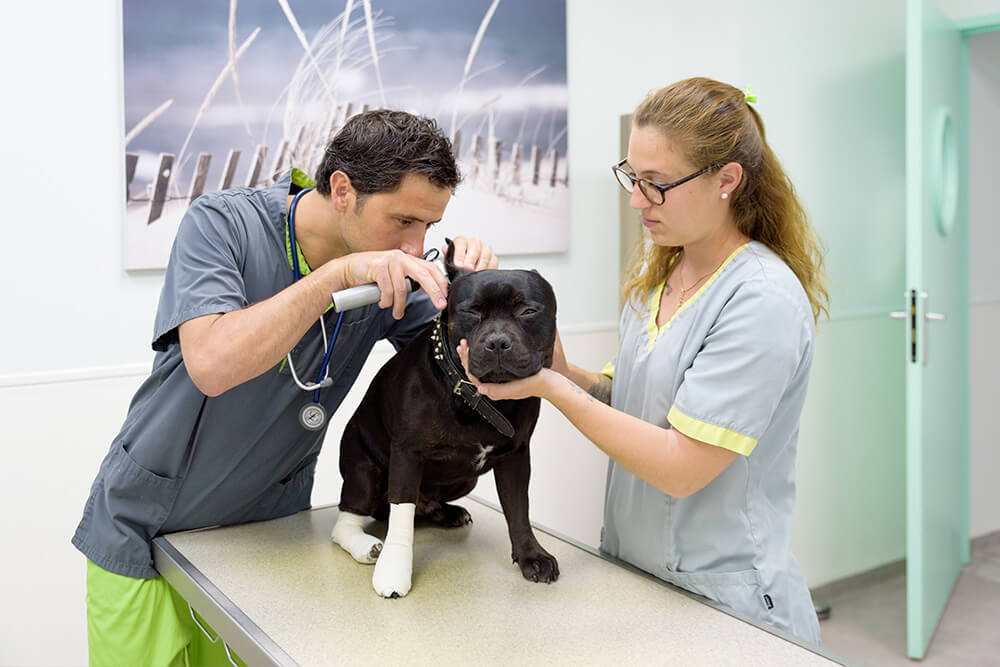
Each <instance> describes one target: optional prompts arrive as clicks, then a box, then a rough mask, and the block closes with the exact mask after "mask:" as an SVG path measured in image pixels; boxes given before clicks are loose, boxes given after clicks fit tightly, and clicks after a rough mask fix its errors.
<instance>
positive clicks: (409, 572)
mask: <svg viewBox="0 0 1000 667" xmlns="http://www.w3.org/2000/svg"><path fill="white" fill-rule="evenodd" d="M412 579H413V548H412V547H408V546H405V545H402V544H392V543H390V544H386V545H385V546H384V547H382V554H381V555H380V556H379V558H378V562H377V563H375V573H374V574H373V575H372V587H373V588H374V589H375V592H376V593H378V594H379V595H381V596H382V597H384V598H401V597H403V596H404V595H406V594H407V593H409V592H410V585H411V582H412Z"/></svg>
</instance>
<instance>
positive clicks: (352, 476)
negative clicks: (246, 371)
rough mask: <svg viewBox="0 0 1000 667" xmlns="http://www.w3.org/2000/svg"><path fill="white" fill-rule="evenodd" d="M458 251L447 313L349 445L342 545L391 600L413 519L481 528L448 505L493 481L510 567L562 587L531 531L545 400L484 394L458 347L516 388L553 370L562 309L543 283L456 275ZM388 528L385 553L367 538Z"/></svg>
mask: <svg viewBox="0 0 1000 667" xmlns="http://www.w3.org/2000/svg"><path fill="white" fill-rule="evenodd" d="M453 258H454V246H453V245H452V244H451V242H450V241H449V244H448V252H447V255H446V258H445V268H446V270H447V274H448V278H449V280H451V286H450V288H449V290H448V308H447V310H446V311H444V312H442V313H441V315H440V317H439V318H438V320H437V321H436V322H435V323H432V324H431V325H430V326H429V327H428V328H427V329H425V330H424V331H422V332H421V333H420V334H418V335H417V336H416V337H415V338H414V339H413V340H412V341H410V343H409V344H408V345H407V346H406V347H404V348H403V349H402V350H400V351H399V353H397V354H396V356H394V357H393V358H392V359H390V360H389V361H388V362H387V363H386V364H385V366H383V367H382V369H381V370H380V371H379V373H378V374H377V375H376V376H375V379H374V380H373V381H372V383H371V386H370V387H369V388H368V392H367V394H365V397H364V399H363V400H362V401H361V405H360V406H359V407H358V410H357V412H355V413H354V416H353V417H351V420H350V422H348V424H347V427H346V429H345V430H344V435H343V438H342V440H341V444H340V472H341V474H342V475H343V478H344V486H343V490H342V492H341V498H340V517H339V518H338V520H337V525H336V526H335V527H334V529H333V541H334V542H336V543H337V544H339V545H340V546H341V547H343V548H344V549H345V550H346V551H347V552H348V553H350V554H351V555H352V556H353V557H354V558H355V560H357V561H359V562H361V563H373V562H376V560H377V564H376V566H375V572H374V574H373V576H372V585H373V586H374V587H375V590H376V591H377V592H378V594H379V595H381V596H383V597H400V596H403V595H406V594H407V593H408V592H409V590H410V583H411V578H412V568H413V520H414V516H420V517H422V518H426V519H428V520H430V521H432V522H434V523H436V524H438V525H441V526H447V527H458V526H464V525H466V524H469V523H471V522H472V519H471V517H470V516H469V513H468V512H467V511H466V510H465V509H464V508H462V507H459V506H457V505H449V504H448V501H451V500H455V499H456V498H460V497H462V496H464V495H466V494H468V493H469V492H470V491H471V490H472V489H473V487H474V486H475V485H476V480H477V478H478V477H479V476H480V475H482V474H483V473H485V472H487V471H488V470H491V469H492V470H493V473H494V476H495V478H496V485H497V491H498V493H499V496H500V503H501V505H502V506H503V512H504V516H505V518H506V519H507V526H508V530H509V533H510V540H511V547H512V557H513V559H514V562H515V563H517V564H518V565H519V566H520V568H521V572H522V574H524V576H525V578H527V579H531V580H532V581H544V582H552V581H555V580H556V578H557V577H558V576H559V566H558V564H557V563H556V559H555V558H553V557H552V555H551V554H549V553H548V552H547V551H545V549H543V548H542V547H541V545H540V544H539V543H538V540H537V539H536V538H535V535H534V533H533V532H532V530H531V525H530V524H529V522H528V478H529V476H530V474H531V464H530V461H529V458H528V441H529V439H530V438H531V433H532V431H533V430H534V428H535V422H536V421H537V419H538V412H539V408H540V399H538V398H527V399H522V400H513V401H497V402H492V401H490V400H488V399H486V398H485V397H483V396H481V395H480V394H479V393H478V392H476V390H475V387H474V386H473V385H472V384H470V383H469V382H468V379H467V377H466V376H465V374H464V372H463V371H462V367H461V363H460V361H459V358H458V354H457V353H456V352H455V347H456V346H457V345H458V342H459V341H460V340H462V339H463V338H465V339H466V340H468V342H469V372H470V373H472V374H473V375H474V376H476V377H478V378H479V379H480V380H482V381H483V382H507V381H510V380H513V379H516V378H521V377H527V376H529V375H533V374H535V373H537V372H538V371H539V370H541V368H542V367H543V366H545V367H548V366H551V364H552V351H553V346H554V343H555V335H556V322H555V320H556V301H555V294H554V293H553V291H552V287H551V286H550V285H549V283H548V282H547V281H546V280H545V279H544V278H542V276H541V275H539V274H538V273H537V272H535V271H501V270H495V269H494V270H485V271H479V272H470V271H465V270H461V269H458V268H456V267H455V265H454V264H453V262H452V260H453ZM368 516H374V517H376V518H379V519H384V518H386V516H388V520H389V529H388V534H387V535H386V539H385V544H384V545H383V543H382V542H381V541H380V540H378V539H377V538H375V537H373V536H371V535H368V534H367V533H365V532H363V531H362V529H361V526H362V524H363V523H364V522H365V520H366V517H368Z"/></svg>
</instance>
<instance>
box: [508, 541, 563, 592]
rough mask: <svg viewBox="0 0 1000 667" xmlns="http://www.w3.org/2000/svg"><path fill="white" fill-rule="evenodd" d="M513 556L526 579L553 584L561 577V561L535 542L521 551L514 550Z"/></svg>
mask: <svg viewBox="0 0 1000 667" xmlns="http://www.w3.org/2000/svg"><path fill="white" fill-rule="evenodd" d="M511 558H513V559H514V562H515V563H517V566H518V567H520V568H521V574H523V575H524V578H525V579H529V580H531V581H534V582H536V583H538V582H541V583H546V584H551V583H552V582H553V581H555V580H556V579H558V578H559V563H558V561H556V559H555V556H553V555H552V554H550V553H549V552H548V551H546V550H545V549H543V548H542V547H541V545H538V544H535V545H533V546H532V547H529V548H527V549H524V550H522V551H521V553H517V552H514V553H513V554H511Z"/></svg>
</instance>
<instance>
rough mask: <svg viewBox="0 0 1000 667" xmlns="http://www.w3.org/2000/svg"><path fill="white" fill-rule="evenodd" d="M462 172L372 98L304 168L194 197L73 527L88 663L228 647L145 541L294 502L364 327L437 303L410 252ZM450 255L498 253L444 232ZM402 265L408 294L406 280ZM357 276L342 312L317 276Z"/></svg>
mask: <svg viewBox="0 0 1000 667" xmlns="http://www.w3.org/2000/svg"><path fill="white" fill-rule="evenodd" d="M460 180H461V176H460V174H459V172H458V168H457V166H456V164H455V159H454V156H453V154H452V150H451V144H450V142H449V141H448V139H447V138H446V137H445V136H444V135H443V134H442V133H441V131H440V129H439V128H438V127H437V125H436V124H435V123H434V121H432V120H429V119H426V118H421V117H417V116H413V115H411V114H407V113H402V112H395V111H385V110H379V111H371V112H366V113H363V114H360V115H358V116H355V117H354V118H352V119H351V120H350V121H348V123H347V124H346V125H345V126H344V128H343V129H342V130H341V131H340V132H339V133H338V134H337V135H336V137H334V138H333V139H332V140H331V142H330V144H329V145H328V146H327V148H326V153H325V156H324V158H323V163H322V165H321V166H320V167H319V170H318V173H317V183H315V184H313V183H312V181H311V180H310V179H309V178H308V177H307V176H306V175H305V174H303V173H302V172H300V171H297V170H292V171H291V172H290V173H289V174H286V175H285V176H284V177H283V178H281V179H280V180H279V181H278V182H276V183H275V184H274V185H273V186H270V187H266V188H262V189H245V188H239V189H234V190H227V191H223V192H217V193H212V194H208V195H205V196H203V197H200V198H199V199H198V200H196V201H195V202H194V203H193V204H192V206H191V208H190V209H189V210H188V212H187V214H186V215H185V216H184V219H183V221H182V222H181V225H180V229H179V230H178V232H177V238H176V240H175V242H174V247H173V250H172V251H171V254H170V260H169V264H168V266H167V271H166V276H165V281H164V285H163V291H162V293H161V295H160V302H159V308H158V309H157V313H156V322H155V326H154V332H153V349H154V350H155V351H156V356H155V359H154V362H153V369H152V373H151V374H150V377H149V378H148V379H147V380H146V381H145V382H144V383H143V384H142V386H141V387H140V388H139V390H138V392H137V393H136V395H135V397H134V398H133V400H132V404H131V405H130V407H129V411H128V415H127V417H126V419H125V424H124V426H123V427H122V430H121V432H120V433H119V434H118V436H117V437H116V438H115V439H114V441H113V443H112V445H111V449H110V451H109V452H108V454H107V456H106V457H105V459H104V461H103V463H102V464H101V467H100V471H99V472H98V474H97V478H96V479H95V481H94V484H93V487H92V488H91V493H90V497H89V498H88V500H87V504H86V507H85V508H84V511H83V518H82V520H81V521H80V525H79V527H78V528H77V531H76V534H75V536H74V537H73V544H74V545H75V546H76V547H77V548H78V549H79V550H80V551H82V552H83V553H84V555H86V557H87V559H88V562H87V630H88V639H89V646H90V663H91V664H92V665H106V664H107V665H174V664H185V658H186V659H187V663H188V664H191V665H194V664H202V663H203V662H213V663H216V664H218V663H221V662H224V659H225V658H224V656H220V655H219V654H218V652H219V651H221V650H222V649H221V648H218V647H217V646H216V645H211V644H209V643H208V642H207V640H206V639H205V638H204V636H203V635H202V632H201V630H199V629H197V628H196V627H195V626H194V625H193V623H192V621H191V616H190V614H189V612H188V609H187V605H186V603H184V601H183V600H182V599H181V598H180V597H179V596H178V595H177V594H176V593H175V592H174V591H173V589H171V587H170V586H169V585H168V584H167V583H166V582H165V581H164V580H163V579H162V578H160V577H159V576H158V573H157V571H156V570H155V569H154V568H153V563H152V558H151V549H150V541H151V540H152V538H153V537H154V536H156V535H158V534H161V533H167V532H172V531H177V530H184V529H191V528H198V527H202V526H211V525H225V524H234V523H241V522H246V521H256V520H262V519H273V518H276V517H280V516H285V515H288V514H292V513H294V512H298V511H300V510H303V509H306V508H308V507H309V504H310V492H311V490H312V484H313V473H314V471H315V467H316V459H317V456H318V455H319V451H320V446H321V445H322V442H323V438H324V435H325V433H326V424H327V423H328V419H327V415H329V414H332V413H333V411H334V410H336V408H337V406H338V405H339V404H340V402H341V401H342V400H343V398H344V396H345V395H346V394H347V392H348V390H349V389H350V387H351V385H352V383H353V382H354V380H355V379H356V378H357V376H358V373H359V371H360V370H361V367H362V365H363V364H364V362H365V359H366V357H367V356H368V353H369V351H370V350H371V348H372V346H373V345H374V344H375V342H376V341H377V340H379V339H382V338H387V339H389V341H391V342H392V343H393V345H395V346H396V347H397V348H398V347H400V346H401V345H403V344H404V343H405V342H406V341H407V340H409V339H410V338H411V337H412V336H414V335H415V334H416V333H417V332H418V331H419V330H420V329H421V328H423V327H424V325H426V324H427V323H428V322H429V321H430V320H431V319H432V318H433V317H434V316H435V315H436V314H437V311H438V310H440V309H442V308H444V307H445V304H446V302H445V299H446V297H447V287H448V285H447V281H446V279H445V277H444V276H443V275H442V274H441V272H440V271H439V270H438V269H437V267H436V266H435V265H434V264H432V263H430V262H428V261H424V260H423V259H421V254H422V252H423V244H424V235H425V234H426V232H427V229H428V228H429V227H430V226H431V225H433V224H434V223H435V222H437V221H439V220H440V219H441V217H442V215H443V213H444V210H445V206H446V205H447V203H448V200H449V198H450V197H451V194H452V191H453V189H454V188H455V186H457V185H458V183H459V181H460ZM314 185H315V189H310V188H311V187H313V186H314ZM456 264H459V265H460V266H463V267H464V268H468V269H476V270H478V269H483V268H492V267H496V265H497V260H496V257H495V256H494V255H493V251H492V250H491V248H490V247H489V246H486V245H484V244H482V243H481V242H480V241H478V240H475V239H457V240H456ZM406 277H409V278H412V279H413V280H415V281H417V282H418V283H419V284H420V286H421V288H422V290H423V293H420V294H411V295H409V296H408V295H407V291H406V287H405V278H406ZM371 282H375V283H377V284H378V286H379V288H380V290H381V300H380V301H379V303H378V304H373V305H371V306H367V307H362V308H358V309H355V310H351V311H347V312H346V313H345V314H344V317H343V320H342V321H341V322H338V318H337V314H336V313H334V312H333V311H332V310H331V309H330V294H331V292H333V291H336V290H340V289H343V288H346V287H351V286H354V285H361V284H365V283H371ZM317 320H318V321H317ZM335 329H336V333H335V332H334V330H335ZM331 338H336V342H335V344H333V345H332V348H333V349H332V355H329V353H328V350H329V348H330V347H331V345H330V342H329V341H328V339H331ZM324 357H328V359H326V360H325V359H324ZM304 389H305V391H304ZM206 648H207V649H210V650H211V652H212V653H213V655H208V654H207V653H206V652H205V651H206Z"/></svg>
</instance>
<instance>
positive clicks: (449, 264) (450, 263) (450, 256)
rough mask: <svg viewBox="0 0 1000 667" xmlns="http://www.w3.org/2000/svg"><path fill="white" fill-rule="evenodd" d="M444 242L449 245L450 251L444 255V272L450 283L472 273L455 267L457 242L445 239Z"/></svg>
mask: <svg viewBox="0 0 1000 667" xmlns="http://www.w3.org/2000/svg"><path fill="white" fill-rule="evenodd" d="M444 241H445V243H447V244H448V250H447V251H446V252H445V253H444V270H445V274H446V275H447V276H448V282H455V278H459V277H461V276H464V275H465V274H467V273H472V271H469V270H468V269H460V268H459V267H457V266H455V263H454V262H455V242H454V241H452V240H451V239H449V238H445V240H444Z"/></svg>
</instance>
